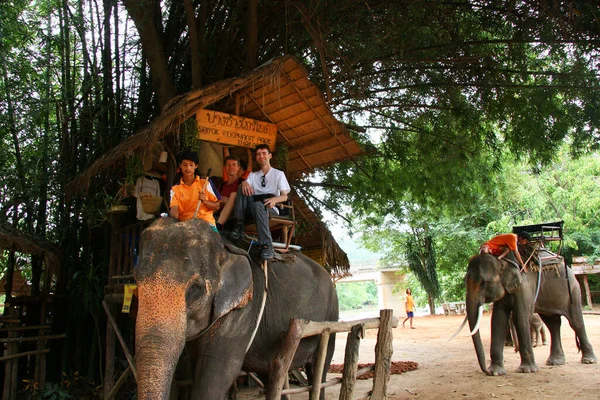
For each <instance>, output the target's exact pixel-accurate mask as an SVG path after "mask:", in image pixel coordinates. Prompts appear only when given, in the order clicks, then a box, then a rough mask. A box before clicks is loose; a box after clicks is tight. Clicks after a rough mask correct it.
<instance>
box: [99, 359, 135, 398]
mask: <svg viewBox="0 0 600 400" xmlns="http://www.w3.org/2000/svg"><path fill="white" fill-rule="evenodd" d="M130 372H131V367H130V366H129V365H128V366H127V368H125V371H123V373H122V374H121V376H120V377H119V379H117V383H115V385H114V386H113V388H112V389H111V390H110V393H108V396H107V397H105V399H106V400H112V399H114V398H115V396H116V395H117V392H118V391H119V389H120V388H121V386H123V384H124V383H125V381H126V380H127V376H128V375H129V373H130Z"/></svg>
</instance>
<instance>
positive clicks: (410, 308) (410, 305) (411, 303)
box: [402, 289, 415, 329]
mask: <svg viewBox="0 0 600 400" xmlns="http://www.w3.org/2000/svg"><path fill="white" fill-rule="evenodd" d="M404 305H405V306H406V319H405V320H404V321H402V327H403V328H404V324H405V323H406V321H408V320H410V329H415V327H414V326H413V318H414V316H415V300H414V299H413V297H412V291H411V290H410V289H406V299H405V300H404Z"/></svg>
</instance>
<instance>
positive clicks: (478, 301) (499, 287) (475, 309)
mask: <svg viewBox="0 0 600 400" xmlns="http://www.w3.org/2000/svg"><path fill="white" fill-rule="evenodd" d="M465 283H466V285H467V301H466V306H467V319H468V321H469V327H470V328H471V334H472V337H473V345H474V346H475V352H476V353H477V360H478V361H479V366H480V368H481V370H482V371H483V372H485V373H488V370H487V368H486V362H485V353H484V350H483V344H482V343H481V336H480V334H479V322H480V318H481V313H482V311H483V304H484V303H488V302H494V301H497V300H500V299H502V298H503V297H504V296H506V295H507V294H509V293H514V292H515V291H516V290H517V289H518V288H519V287H520V286H521V284H522V276H521V273H520V272H519V270H518V268H516V267H515V266H513V265H512V264H510V263H508V262H506V261H499V260H498V259H497V258H496V257H494V256H492V255H490V254H482V255H475V256H473V257H471V259H470V260H469V266H468V269H467V274H466V276H465Z"/></svg>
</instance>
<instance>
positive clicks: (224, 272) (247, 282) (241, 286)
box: [211, 245, 253, 323]
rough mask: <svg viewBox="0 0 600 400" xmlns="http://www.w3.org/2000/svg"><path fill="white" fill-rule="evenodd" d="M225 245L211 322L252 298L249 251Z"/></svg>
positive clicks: (242, 305) (243, 305) (240, 306)
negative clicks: (245, 251)
mask: <svg viewBox="0 0 600 400" xmlns="http://www.w3.org/2000/svg"><path fill="white" fill-rule="evenodd" d="M232 247H233V246H228V245H226V246H225V251H224V256H223V257H222V258H221V260H220V272H221V273H220V282H219V289H218V291H217V293H216V294H215V297H214V298H213V311H212V317H211V323H212V322H214V321H216V320H217V319H219V318H221V317H222V316H223V315H225V314H227V313H228V312H229V311H231V310H234V309H237V308H242V307H245V306H246V304H248V302H249V301H250V300H252V289H253V283H252V268H251V266H250V260H249V258H248V256H247V253H244V252H243V251H241V250H238V249H235V248H232Z"/></svg>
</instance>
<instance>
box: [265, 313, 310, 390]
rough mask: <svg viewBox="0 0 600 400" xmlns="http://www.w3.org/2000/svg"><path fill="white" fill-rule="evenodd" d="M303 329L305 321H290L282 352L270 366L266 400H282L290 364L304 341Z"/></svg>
mask: <svg viewBox="0 0 600 400" xmlns="http://www.w3.org/2000/svg"><path fill="white" fill-rule="evenodd" d="M302 329H303V320H301V319H292V320H290V326H289V329H288V331H287V334H286V335H285V337H284V339H283V343H282V345H281V350H280V351H279V354H277V356H276V357H275V359H274V360H273V361H271V363H270V365H269V371H270V372H269V384H268V385H267V393H266V396H265V399H267V400H279V399H280V398H281V390H282V388H283V383H284V381H285V380H286V379H287V376H288V370H289V369H290V364H291V363H292V359H293V358H294V354H296V349H297V348H298V344H299V343H300V340H302Z"/></svg>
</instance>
